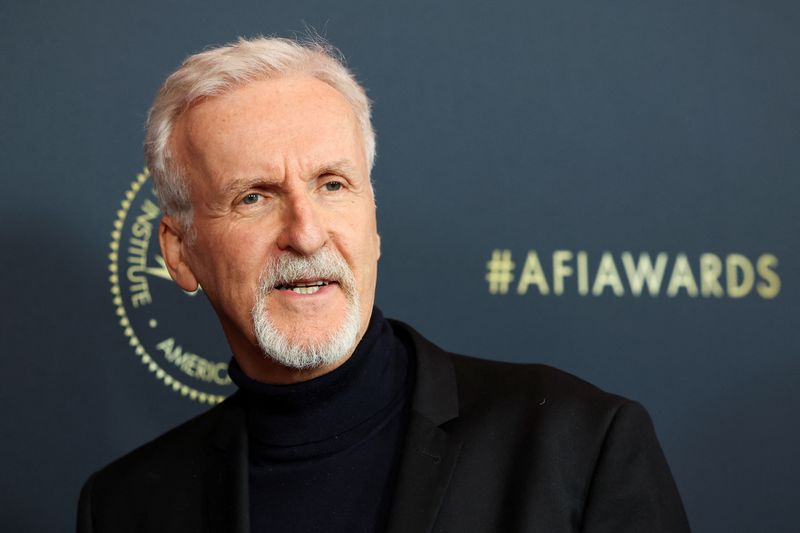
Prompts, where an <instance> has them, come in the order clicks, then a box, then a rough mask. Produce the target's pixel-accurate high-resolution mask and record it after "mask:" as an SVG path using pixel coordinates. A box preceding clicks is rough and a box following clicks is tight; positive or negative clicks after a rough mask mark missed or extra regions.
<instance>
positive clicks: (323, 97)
mask: <svg viewBox="0 0 800 533" xmlns="http://www.w3.org/2000/svg"><path fill="white" fill-rule="evenodd" d="M170 149H171V150H170V151H171V152H172V154H173V158H174V159H175V162H176V163H178V164H179V165H181V166H183V167H189V168H191V169H194V170H209V171H212V170H214V171H216V172H218V171H219V170H220V169H219V168H217V169H211V168H205V169H199V168H196V167H197V166H198V165H202V166H204V167H207V166H208V165H209V164H212V165H227V166H229V167H230V166H234V167H235V166H238V165H242V164H246V163H247V162H248V161H249V159H251V158H255V159H260V160H262V163H266V160H267V159H270V158H271V159H272V160H273V161H272V163H273V164H276V165H280V164H281V163H282V161H281V160H282V159H287V160H288V159H291V158H294V159H295V160H297V161H306V162H307V164H308V165H309V166H314V165H319V164H320V163H321V162H323V161H324V160H325V159H331V158H333V159H334V160H342V159H348V158H350V159H352V160H353V164H354V165H356V166H359V167H361V168H363V169H367V165H366V155H365V147H364V139H363V135H362V134H361V131H360V128H359V125H358V121H357V119H356V116H355V113H354V111H353V109H352V107H351V106H350V104H349V102H348V101H347V100H346V99H345V98H344V96H342V95H341V93H339V91H337V90H336V89H334V88H333V87H331V86H330V85H328V84H326V83H324V82H322V81H320V80H317V79H316V78H311V77H290V78H280V79H273V80H259V81H254V82H250V83H247V84H244V85H240V86H237V87H236V88H234V89H233V90H230V91H227V92H226V93H224V94H221V95H218V96H212V97H204V98H200V99H197V100H195V101H194V102H192V104H191V105H190V106H189V107H188V108H187V109H186V110H185V111H184V112H183V113H182V114H181V115H180V116H179V117H178V120H177V121H176V123H175V128H174V131H173V133H172V136H171V138H170ZM249 162H250V163H253V162H254V161H249ZM367 172H368V170H367Z"/></svg>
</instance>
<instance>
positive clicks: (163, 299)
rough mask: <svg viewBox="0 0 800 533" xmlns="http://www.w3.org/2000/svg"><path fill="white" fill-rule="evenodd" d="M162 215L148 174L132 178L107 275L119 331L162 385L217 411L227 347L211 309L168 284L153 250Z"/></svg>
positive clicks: (224, 387) (225, 386) (226, 382)
mask: <svg viewBox="0 0 800 533" xmlns="http://www.w3.org/2000/svg"><path fill="white" fill-rule="evenodd" d="M160 216H161V210H160V209H159V207H158V202H157V200H156V196H155V193H154V192H153V187H152V182H151V180H150V173H149V172H148V171H147V169H145V170H144V171H143V172H142V173H140V174H139V175H138V176H136V179H135V180H133V182H132V183H131V186H130V188H129V189H128V190H127V191H126V192H125V198H124V199H123V200H122V202H121V203H120V209H119V210H118V211H117V218H116V220H115V221H114V229H113V231H112V232H111V243H110V248H111V251H110V253H109V255H108V258H109V261H110V263H109V265H108V269H109V271H110V273H111V275H110V276H109V281H110V282H111V294H112V296H113V302H114V307H115V309H116V313H117V317H118V319H119V325H120V326H121V327H122V330H123V332H124V334H125V336H126V337H127V338H128V344H130V346H131V348H132V350H133V353H134V354H135V355H136V356H137V357H139V359H140V360H141V362H142V364H143V365H144V366H145V368H147V369H148V370H149V371H150V372H151V373H152V374H153V375H154V376H155V377H156V378H157V379H159V380H160V381H161V382H162V383H163V384H164V385H166V386H168V387H170V388H171V389H172V390H173V391H175V392H178V393H180V394H181V395H182V396H184V397H187V398H190V399H192V400H196V401H199V402H201V403H208V404H215V403H219V402H221V401H222V400H224V399H225V396H226V395H228V394H230V393H231V392H232V386H231V380H230V377H229V376H228V362H227V361H228V360H229V359H230V348H229V347H228V345H227V343H226V342H225V338H224V337H223V335H222V332H221V329H220V327H219V323H218V322H217V318H216V316H215V315H214V313H213V311H212V310H211V306H210V305H208V304H207V302H205V301H203V300H204V298H203V296H202V295H200V294H199V293H200V292H201V291H202V289H201V290H198V291H196V292H194V293H187V292H184V291H182V290H181V289H180V288H179V287H178V286H177V285H176V284H175V283H174V282H173V281H172V278H170V275H169V272H168V271H167V268H166V265H165V263H164V259H163V257H161V251H160V248H159V245H158V223H159V218H160Z"/></svg>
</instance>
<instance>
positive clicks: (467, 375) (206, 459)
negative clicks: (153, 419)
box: [78, 322, 689, 533]
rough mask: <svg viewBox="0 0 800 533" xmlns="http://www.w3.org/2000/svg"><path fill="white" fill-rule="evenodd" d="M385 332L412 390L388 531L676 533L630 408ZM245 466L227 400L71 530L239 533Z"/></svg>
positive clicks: (676, 504) (149, 454)
mask: <svg viewBox="0 0 800 533" xmlns="http://www.w3.org/2000/svg"><path fill="white" fill-rule="evenodd" d="M392 324H393V326H394V327H395V331H396V332H398V334H403V335H408V336H410V338H411V340H412V342H413V344H414V346H415V348H416V357H417V380H416V389H415V391H414V399H413V412H412V415H411V420H410V423H409V428H408V432H407V437H406V443H405V448H404V450H403V455H402V458H401V464H400V473H399V477H398V484H397V488H396V493H395V496H394V502H393V504H392V508H391V512H390V516H389V523H388V527H387V532H388V533H422V532H429V531H431V532H432V531H437V532H445V531H447V532H516V531H525V532H543V533H557V532H584V533H599V532H608V533H628V532H630V533H633V532H636V533H661V532H664V533H666V532H670V533H677V532H686V531H689V525H688V522H687V520H686V515H685V513H684V510H683V506H682V504H681V501H680V497H679V496H678V492H677V489H676V488H675V483H674V482H673V480H672V476H671V475H670V472H669V467H668V466H667V463H666V461H665V459H664V456H663V453H662V452H661V448H660V447H659V444H658V441H657V440H656V436H655V433H654V431H653V426H652V423H651V422H650V419H649V417H648V415H647V413H646V411H645V410H644V408H642V407H641V406H640V405H639V404H637V403H634V402H631V401H628V400H626V399H624V398H621V397H619V396H614V395H611V394H608V393H605V392H603V391H601V390H600V389H597V388H596V387H594V386H592V385H590V384H588V383H586V382H585V381H582V380H580V379H578V378H576V377H574V376H571V375H569V374H566V373H564V372H561V371H559V370H556V369H554V368H550V367H547V366H542V365H519V364H510V363H499V362H493V361H487V360H481V359H473V358H469V357H465V356H461V355H455V354H449V353H446V352H444V351H442V350H441V349H439V348H438V347H436V346H434V345H433V344H431V343H430V342H428V341H427V340H425V339H424V338H423V337H422V336H421V335H419V334H418V333H417V332H415V331H414V330H413V329H411V328H410V327H408V326H406V325H404V324H402V323H399V322H393V323H392ZM247 462H248V460H247V434H246V429H245V421H244V409H243V406H242V404H241V402H240V399H239V397H238V395H237V394H234V395H233V396H231V397H230V398H228V399H227V400H225V401H224V402H222V403H221V404H220V405H218V406H216V407H214V408H212V409H211V410H210V411H208V412H206V413H204V414H202V415H200V416H198V417H196V418H194V419H192V420H190V421H188V422H186V423H184V424H183V425H181V426H179V427H177V428H175V429H173V430H171V431H169V432H168V433H166V434H164V435H162V436H161V437H159V438H157V439H156V440H154V441H152V442H150V443H149V444H146V445H144V446H142V447H141V448H139V449H137V450H135V451H133V452H132V453H130V454H128V455H127V456H125V457H123V458H121V459H119V460H117V461H115V462H114V463H112V464H110V465H109V466H107V467H105V468H104V469H102V470H100V471H99V472H96V473H95V474H93V475H92V476H91V477H90V478H89V480H88V481H87V482H86V484H85V486H84V487H83V490H82V491H81V497H80V504H79V510H78V531H79V533H90V532H94V533H109V532H113V533H127V532H162V531H163V532H169V533H179V532H186V533H201V532H207V533H221V532H232V533H249V504H248V485H247V483H248V481H247V480H248V476H247ZM308 504H309V506H311V505H313V502H309V503H308Z"/></svg>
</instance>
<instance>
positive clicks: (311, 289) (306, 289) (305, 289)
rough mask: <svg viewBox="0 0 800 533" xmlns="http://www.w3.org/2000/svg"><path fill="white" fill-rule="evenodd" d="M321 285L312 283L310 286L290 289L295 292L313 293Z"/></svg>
mask: <svg viewBox="0 0 800 533" xmlns="http://www.w3.org/2000/svg"><path fill="white" fill-rule="evenodd" d="M320 287H322V285H312V286H310V287H292V288H291V291H292V292H296V293H297V294H314V293H315V292H317V291H318V290H319V289H320Z"/></svg>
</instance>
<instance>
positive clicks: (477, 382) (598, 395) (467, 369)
mask: <svg viewBox="0 0 800 533" xmlns="http://www.w3.org/2000/svg"><path fill="white" fill-rule="evenodd" d="M448 356H449V357H450V359H451V361H452V362H453V368H454V371H455V374H456V378H457V382H458V389H459V395H460V396H464V397H465V398H466V399H475V400H477V401H481V402H484V401H486V400H487V399H490V398H494V400H493V401H495V402H500V403H505V402H520V401H521V402H524V403H527V402H535V403H536V405H540V406H544V405H547V404H548V403H550V404H558V405H562V406H569V407H572V408H577V407H578V406H580V405H583V404H588V405H594V406H597V407H598V408H600V409H614V408H618V407H619V406H621V405H622V404H624V403H626V402H628V401H629V400H627V399H625V398H623V397H622V396H618V395H616V394H612V393H609V392H606V391H604V390H602V389H601V388H599V387H597V386H595V385H593V384H591V383H589V382H588V381H585V380H583V379H581V378H579V377H577V376H574V375H572V374H570V373H568V372H565V371H563V370H559V369H557V368H554V367H551V366H548V365H543V364H538V363H508V362H503V361H494V360H489V359H481V358H477V357H472V356H466V355H461V354H454V353H449V354H448Z"/></svg>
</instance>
